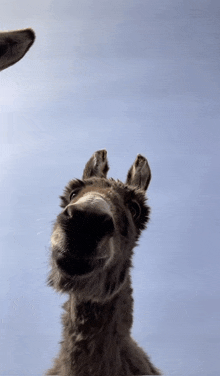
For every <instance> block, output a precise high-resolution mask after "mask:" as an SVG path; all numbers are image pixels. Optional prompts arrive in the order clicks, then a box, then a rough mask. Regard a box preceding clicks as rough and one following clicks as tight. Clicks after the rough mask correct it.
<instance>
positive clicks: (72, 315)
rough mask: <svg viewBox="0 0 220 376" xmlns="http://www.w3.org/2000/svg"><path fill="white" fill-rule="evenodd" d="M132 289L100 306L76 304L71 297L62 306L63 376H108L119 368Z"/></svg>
mask: <svg viewBox="0 0 220 376" xmlns="http://www.w3.org/2000/svg"><path fill="white" fill-rule="evenodd" d="M131 293H132V289H131V287H130V285H129V286H125V288H123V289H122V290H120V292H119V293H118V295H116V296H114V298H113V299H112V300H109V301H107V302H103V303H97V302H91V301H87V302H85V301H79V300H77V298H76V297H75V296H74V295H73V294H71V295H70V299H69V300H68V301H67V302H66V303H65V305H64V309H65V311H66V312H65V314H64V315H63V324H64V333H63V341H62V350H61V353H62V359H63V363H64V364H66V365H68V369H65V372H64V374H65V375H66V374H70V375H77V376H88V375H96V376H103V375H105V376H112V375H116V374H117V372H118V369H119V367H121V360H120V359H121V349H122V347H123V342H124V341H126V340H127V339H128V337H129V336H130V328H131V326H132V304H133V301H132V296H131Z"/></svg>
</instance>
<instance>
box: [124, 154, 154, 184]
mask: <svg viewBox="0 0 220 376" xmlns="http://www.w3.org/2000/svg"><path fill="white" fill-rule="evenodd" d="M150 180H151V170H150V167H149V164H148V161H147V159H146V158H145V157H143V155H141V154H138V155H137V158H136V159H135V161H134V163H133V165H132V166H131V168H130V170H129V171H128V175H127V180H126V184H128V185H132V186H134V187H136V188H139V189H142V190H143V191H146V190H147V188H148V185H149V183H150Z"/></svg>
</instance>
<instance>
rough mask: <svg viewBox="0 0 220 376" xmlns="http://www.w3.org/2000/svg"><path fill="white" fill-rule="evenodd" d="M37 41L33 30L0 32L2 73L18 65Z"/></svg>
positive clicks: (0, 64) (0, 68)
mask: <svg viewBox="0 0 220 376" xmlns="http://www.w3.org/2000/svg"><path fill="white" fill-rule="evenodd" d="M34 40H35V33H34V31H33V30H32V29H22V30H14V31H1V32H0V71H1V70H3V69H6V68H8V67H10V66H11V65H13V64H15V63H17V61H19V60H20V59H21V58H22V57H23V56H24V55H25V54H26V52H27V51H28V50H29V48H30V47H31V46H32V44H33V43H34Z"/></svg>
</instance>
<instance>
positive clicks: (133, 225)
mask: <svg viewBox="0 0 220 376" xmlns="http://www.w3.org/2000/svg"><path fill="white" fill-rule="evenodd" d="M108 169H109V166H108V161H107V152H106V150H99V151H97V152H95V153H94V154H93V155H92V157H91V159H90V160H89V161H88V163H87V164H86V166H85V169H84V172H83V178H82V180H71V181H70V182H69V184H68V185H67V187H66V188H65V190H64V194H63V196H61V200H62V201H61V207H62V208H63V210H62V212H61V213H60V214H59V215H58V217H57V220H56V222H55V225H54V229H53V233H52V237H51V244H52V261H51V264H52V270H51V273H50V276H49V283H50V285H52V286H53V287H54V288H56V289H57V290H59V291H63V292H71V291H72V292H74V293H76V294H78V295H79V296H80V297H81V298H84V299H92V300H96V301H99V300H103V299H106V298H110V297H111V296H113V295H114V294H116V293H117V292H118V291H119V290H120V289H121V287H122V286H123V285H124V283H125V281H126V279H127V277H128V273H129V268H130V266H131V256H132V252H133V248H134V246H135V245H136V242H137V240H138V238H139V236H140V233H141V230H143V229H144V228H145V225H146V223H147V221H148V218H149V212H150V209H149V207H148V206H147V205H146V198H145V191H146V190H147V187H148V185H149V183H150V178H151V172H150V168H149V165H148V162H147V160H146V158H145V157H143V156H142V155H140V154H139V155H138V156H137V158H136V160H135V162H134V164H133V165H132V166H131V168H130V170H129V171H128V175H127V180H126V183H125V184H123V183H122V182H121V181H119V180H117V181H115V180H114V179H111V178H110V179H107V178H106V175H107V172H108Z"/></svg>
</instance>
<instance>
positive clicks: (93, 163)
mask: <svg viewBox="0 0 220 376" xmlns="http://www.w3.org/2000/svg"><path fill="white" fill-rule="evenodd" d="M108 170H109V165H108V160H107V150H105V149H103V150H98V151H96V152H95V153H94V154H93V155H92V157H91V158H90V160H89V161H88V162H87V163H86V165H85V168H84V171H83V179H88V178H90V177H92V176H96V177H98V178H105V177H106V175H107V172H108Z"/></svg>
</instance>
